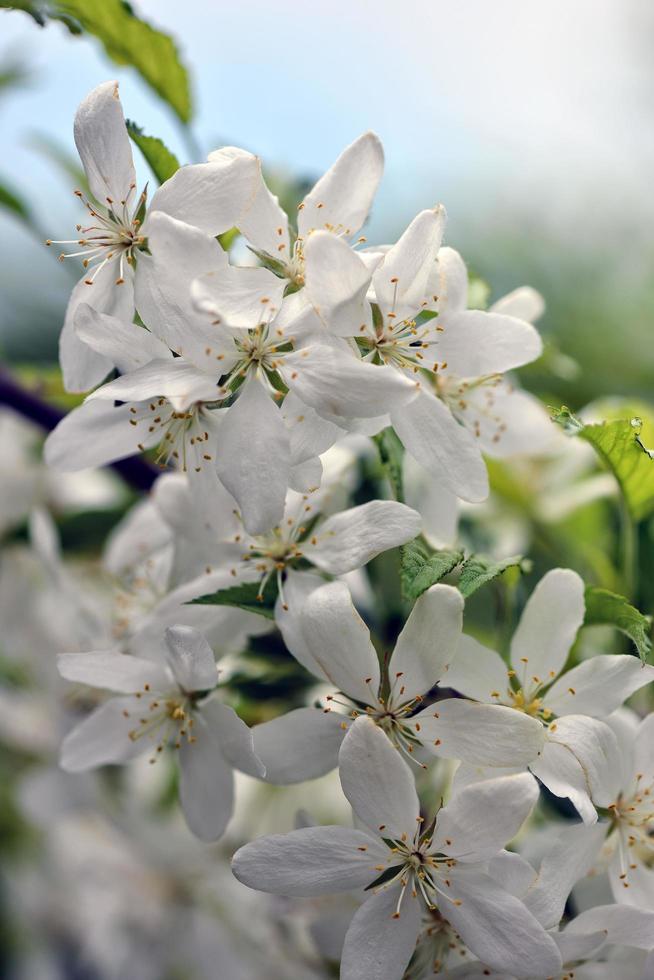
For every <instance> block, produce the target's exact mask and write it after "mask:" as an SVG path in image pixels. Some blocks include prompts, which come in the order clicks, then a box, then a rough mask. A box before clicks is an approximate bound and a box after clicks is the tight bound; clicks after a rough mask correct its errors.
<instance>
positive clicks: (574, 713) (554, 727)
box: [448, 568, 654, 822]
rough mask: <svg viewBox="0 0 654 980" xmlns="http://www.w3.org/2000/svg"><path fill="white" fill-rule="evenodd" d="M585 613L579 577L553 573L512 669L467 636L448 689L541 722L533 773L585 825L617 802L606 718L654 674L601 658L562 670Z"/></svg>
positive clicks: (521, 636) (534, 602) (514, 649)
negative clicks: (572, 808)
mask: <svg viewBox="0 0 654 980" xmlns="http://www.w3.org/2000/svg"><path fill="white" fill-rule="evenodd" d="M584 613H585V603H584V583H583V582H582V580H581V578H580V577H579V576H578V575H577V573H576V572H573V571H571V570H570V569H565V568H555V569H553V570H552V571H550V572H548V573H547V574H546V575H545V576H544V577H543V578H542V579H541V581H540V582H539V583H538V585H537V586H536V588H535V590H534V592H533V593H532V595H531V597H530V599H529V601H528V602H527V605H526V606H525V609H524V612H523V614H522V617H521V619H520V622H519V624H518V627H517V629H516V631H515V633H514V635H513V639H512V642H511V665H510V667H507V665H506V663H505V662H504V661H503V660H502V658H501V657H500V655H499V654H498V653H495V652H494V651H493V650H489V649H488V648H487V647H484V646H482V644H481V643H478V642H477V641H476V640H474V639H473V638H472V637H470V636H463V637H462V639H461V644H460V648H459V653H458V655H457V658H456V660H455V662H454V663H453V664H452V667H451V670H450V674H449V678H448V683H449V684H450V685H451V686H452V687H453V688H455V690H457V691H460V692H461V694H463V695H465V696H466V697H468V698H474V700H475V701H477V702H479V703H486V704H496V705H506V706H507V707H510V708H513V709H515V710H516V711H517V712H519V713H520V714H521V715H526V716H528V717H530V718H533V719H535V720H537V721H538V722H539V724H541V726H542V728H543V733H544V736H545V744H544V747H543V751H542V753H541V755H540V757H539V758H534V759H533V760H532V761H531V762H530V763H529V768H530V769H531V771H532V772H533V773H534V774H535V775H536V776H538V778H539V779H540V780H541V781H542V782H543V783H544V784H545V785H546V786H547V787H548V789H549V790H550V791H551V792H552V793H554V794H555V795H556V796H562V797H569V798H570V800H571V801H572V803H573V804H574V805H575V807H576V808H577V810H578V811H579V814H580V815H581V817H582V818H583V820H584V821H585V822H593V821H595V820H596V819H597V813H596V810H595V805H597V806H601V807H606V806H608V804H609V803H611V802H612V800H613V792H614V790H613V789H612V787H611V782H610V781H607V780H608V777H609V776H610V775H611V774H613V773H614V770H615V767H616V765H617V759H618V752H617V743H616V740H615V736H614V735H613V732H612V731H611V729H610V728H609V727H608V726H607V725H606V724H605V722H604V721H600V718H605V717H606V716H607V715H608V714H610V713H611V712H613V711H615V710H616V709H617V708H619V707H620V705H621V704H622V703H623V701H624V700H625V699H626V698H628V697H629V695H630V694H633V693H634V691H637V690H638V689H639V688H641V687H643V686H644V685H645V684H649V683H651V682H652V680H653V679H654V667H652V666H650V665H648V664H642V663H641V662H640V660H639V659H638V658H637V657H631V656H628V655H619V654H616V655H610V654H603V655H602V656H597V657H591V658H590V659H589V660H585V661H583V662H582V663H580V664H578V666H576V667H573V668H572V669H571V670H569V671H564V667H565V663H566V660H567V658H568V654H569V652H570V648H571V647H572V644H573V643H574V640H575V637H576V635H577V631H578V630H579V628H580V626H581V625H582V623H583V621H584ZM480 764H481V763H480ZM611 778H613V776H612V775H611Z"/></svg>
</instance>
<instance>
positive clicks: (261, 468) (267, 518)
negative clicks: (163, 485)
mask: <svg viewBox="0 0 654 980" xmlns="http://www.w3.org/2000/svg"><path fill="white" fill-rule="evenodd" d="M245 447H247V452H244V449H245ZM290 456H291V452H290V445H289V438H288V432H287V430H286V427H285V425H284V420H283V419H282V416H281V414H280V411H279V409H278V408H277V406H276V405H275V404H274V402H273V400H272V398H271V397H270V396H269V395H268V393H267V392H266V391H265V390H264V388H263V387H262V385H260V384H259V382H258V381H248V382H246V383H245V384H244V385H243V387H242V388H241V390H240V392H239V396H238V399H237V401H236V404H234V405H232V406H231V408H230V409H229V411H228V412H227V415H226V417H225V420H224V422H223V425H222V429H221V432H220V447H219V452H218V460H217V470H218V476H219V477H220V480H221V483H222V484H223V485H224V486H225V488H226V489H227V490H228V491H229V492H230V493H231V495H232V496H233V497H234V498H235V500H236V501H237V503H238V505H239V508H240V511H241V514H242V517H243V524H244V525H245V528H246V530H247V531H249V533H250V534H261V533H263V532H264V531H268V530H269V529H270V528H271V527H273V525H275V524H278V523H279V522H280V521H281V519H282V517H283V515H284V501H285V498H286V489H287V486H288V473H289V469H290Z"/></svg>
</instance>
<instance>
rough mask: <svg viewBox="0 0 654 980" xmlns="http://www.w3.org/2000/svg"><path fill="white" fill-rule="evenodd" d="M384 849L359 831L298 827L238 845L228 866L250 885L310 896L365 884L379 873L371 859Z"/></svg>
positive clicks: (375, 859)
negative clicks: (230, 865)
mask: <svg viewBox="0 0 654 980" xmlns="http://www.w3.org/2000/svg"><path fill="white" fill-rule="evenodd" d="M387 854H388V849H387V848H386V847H385V846H384V845H383V844H381V843H380V842H378V841H376V840H375V839H374V838H372V837H370V835H369V834H364V833H363V832H362V831H360V830H351V829H350V828H349V827H303V828H301V829H300V830H294V831H292V833H290V834H273V835H271V836H269V837H261V838H259V840H255V841H253V842H252V843H251V844H246V845H245V847H241V848H240V850H238V851H237V852H236V854H235V855H234V857H233V859H232V871H233V872H234V875H235V876H236V878H238V880H239V881H242V882H243V884H244V885H249V887H250V888H256V889H258V890H259V891H262V892H272V894H273V895H290V896H295V895H297V896H299V897H301V898H302V897H307V898H311V897H312V896H314V895H330V894H334V893H335V892H344V891H349V890H350V889H351V888H361V887H363V886H364V885H367V884H368V883H369V882H370V881H373V880H374V879H375V878H376V877H377V876H378V874H379V873H378V872H376V871H375V868H374V866H375V864H377V863H378V862H379V860H380V859H381V860H385V858H386V856H387Z"/></svg>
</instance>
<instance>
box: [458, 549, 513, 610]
mask: <svg viewBox="0 0 654 980" xmlns="http://www.w3.org/2000/svg"><path fill="white" fill-rule="evenodd" d="M508 568H517V569H519V571H520V572H521V573H523V574H524V573H526V572H528V571H529V570H530V568H531V562H529V561H527V560H526V559H524V558H523V557H522V555H514V556H513V557H511V558H502V559H501V560H500V561H493V559H492V558H484V557H483V555H471V556H470V557H469V558H466V560H465V561H464V563H463V565H462V566H461V576H460V578H459V583H458V584H459V591H460V592H461V594H462V595H463V596H465V598H466V599H467V598H468V596H471V595H472V594H473V592H476V591H477V589H480V588H481V587H482V585H486V584H487V583H488V582H492V581H493V579H496V578H497V577H498V575H501V574H502V573H503V572H505V571H506V570H507V569H508Z"/></svg>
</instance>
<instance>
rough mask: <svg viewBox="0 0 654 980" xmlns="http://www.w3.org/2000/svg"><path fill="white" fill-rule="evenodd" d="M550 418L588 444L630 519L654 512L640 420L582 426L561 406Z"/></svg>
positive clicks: (652, 478) (651, 465)
mask: <svg viewBox="0 0 654 980" xmlns="http://www.w3.org/2000/svg"><path fill="white" fill-rule="evenodd" d="M552 418H553V420H554V421H555V422H557V423H558V424H559V425H561V426H562V427H563V428H564V429H565V431H566V432H567V433H568V434H569V435H574V436H577V438H579V439H584V440H585V441H586V442H588V443H590V445H591V446H592V447H593V449H594V450H595V452H596V453H597V455H598V456H599V457H600V459H601V460H602V462H603V463H604V464H605V466H607V467H608V469H609V470H611V472H612V473H613V475H614V476H615V478H616V480H617V481H618V483H619V485H620V489H621V490H622V495H623V497H624V500H625V503H626V505H627V509H628V511H629V514H630V516H631V518H632V520H634V521H642V520H643V518H645V517H648V516H649V515H650V514H651V513H652V512H654V451H652V450H651V449H648V448H647V447H646V446H645V445H644V443H643V441H642V439H641V431H642V427H643V423H642V419H641V418H639V417H633V418H629V419H616V420H614V421H607V422H600V423H599V424H594V425H584V423H583V422H581V421H580V420H579V419H578V418H576V417H575V416H574V415H573V414H572V412H571V411H570V410H569V409H567V408H566V407H565V406H563V408H561V409H559V410H558V411H555V412H554V413H553V415H552Z"/></svg>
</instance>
